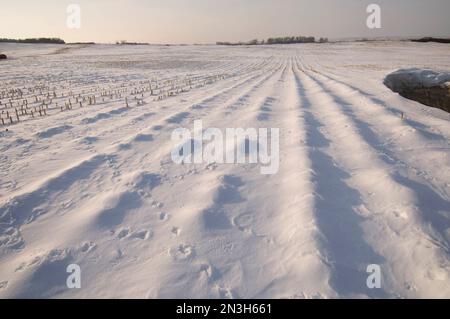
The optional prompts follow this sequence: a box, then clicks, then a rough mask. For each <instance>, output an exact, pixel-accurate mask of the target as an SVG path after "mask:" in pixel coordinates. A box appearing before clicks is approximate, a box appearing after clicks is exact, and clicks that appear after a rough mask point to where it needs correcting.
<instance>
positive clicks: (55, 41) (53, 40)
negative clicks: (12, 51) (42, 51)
mask: <svg viewBox="0 0 450 319" xmlns="http://www.w3.org/2000/svg"><path fill="white" fill-rule="evenodd" d="M0 42H8V43H52V44H65V43H66V42H64V40H62V39H59V38H29V39H6V38H0Z"/></svg>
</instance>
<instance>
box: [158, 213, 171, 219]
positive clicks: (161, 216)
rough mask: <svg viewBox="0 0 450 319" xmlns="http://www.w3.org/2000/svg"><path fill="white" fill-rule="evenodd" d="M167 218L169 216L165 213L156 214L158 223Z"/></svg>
mask: <svg viewBox="0 0 450 319" xmlns="http://www.w3.org/2000/svg"><path fill="white" fill-rule="evenodd" d="M169 217H170V215H169V214H167V213H165V212H158V218H159V220H160V221H166V220H168V219H169Z"/></svg>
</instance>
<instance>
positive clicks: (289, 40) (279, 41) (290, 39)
mask: <svg viewBox="0 0 450 319" xmlns="http://www.w3.org/2000/svg"><path fill="white" fill-rule="evenodd" d="M317 42H318V43H326V42H328V39H327V38H320V39H319V40H318V41H317ZM317 42H316V38H315V37H304V36H297V37H277V38H269V39H267V40H261V41H259V40H258V39H254V40H251V41H247V42H216V44H217V45H264V44H269V45H270V44H293V43H317Z"/></svg>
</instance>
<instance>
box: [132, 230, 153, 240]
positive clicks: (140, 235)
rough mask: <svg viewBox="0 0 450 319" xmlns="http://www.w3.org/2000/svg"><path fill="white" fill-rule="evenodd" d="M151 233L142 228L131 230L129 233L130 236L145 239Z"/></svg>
mask: <svg viewBox="0 0 450 319" xmlns="http://www.w3.org/2000/svg"><path fill="white" fill-rule="evenodd" d="M151 235H152V233H151V232H150V231H148V230H145V229H143V230H138V231H135V232H133V233H132V234H131V235H130V238H134V239H142V240H147V239H149V238H150V236H151Z"/></svg>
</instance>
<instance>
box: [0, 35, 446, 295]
mask: <svg viewBox="0 0 450 319" xmlns="http://www.w3.org/2000/svg"><path fill="white" fill-rule="evenodd" d="M0 51H2V52H4V53H6V54H7V55H8V57H9V58H10V59H9V60H6V61H2V62H1V63H0V101H1V102H2V105H0V110H3V109H4V107H5V104H6V107H8V108H10V104H9V98H8V96H11V95H12V94H13V93H14V92H15V93H14V94H16V95H15V97H18V96H17V94H18V93H17V92H18V91H17V90H16V91H11V89H20V90H21V92H22V94H23V95H22V96H21V97H20V98H17V99H13V106H14V105H15V104H14V103H16V104H17V105H23V103H24V102H23V100H24V99H27V103H28V106H29V107H39V106H40V105H42V102H43V101H42V100H40V99H42V98H44V96H45V99H44V100H45V101H47V102H48V103H50V100H51V104H49V106H48V107H44V108H48V110H47V109H46V114H47V115H45V116H39V114H38V113H37V112H38V111H35V112H34V114H33V115H34V116H35V117H34V118H33V117H32V116H31V115H30V114H27V115H23V116H21V121H20V122H19V123H18V124H13V125H8V126H1V123H0V297H2V298H11V297H31V298H34V297H44V298H47V297H56V298H79V297H96V298H107V297H118V298H124V297H136V298H175V297H178V298H341V297H342V298H366V297H369V298H379V297H382V298H383V297H386V298H398V297H403V298H416V297H419V298H421V297H431V298H450V262H449V257H450V254H449V248H450V114H448V113H446V112H444V111H441V110H439V109H433V108H429V107H427V106H424V105H421V104H419V103H416V102H413V101H409V100H406V99H404V98H402V97H400V96H399V95H397V94H395V93H393V92H392V91H391V90H389V89H388V88H387V87H385V86H384V85H383V83H382V82H383V78H384V77H385V76H386V75H387V74H388V73H391V72H393V71H395V70H396V69H400V68H413V67H417V68H431V69H439V70H447V71H448V70H450V54H449V49H448V46H447V45H441V44H420V43H408V42H374V43H347V44H323V45H288V46H257V47H249V48H246V47H218V46H170V47H169V46H114V45H95V46H87V47H83V46H79V47H77V46H72V47H70V48H69V49H63V50H61V46H54V45H17V44H0ZM158 87H160V88H159V89H158ZM152 90H153V92H152ZM166 90H169V91H170V92H171V93H169V91H166ZM164 92H166V93H164ZM152 93H153V95H151V94H152ZM169 94H171V95H172V96H167V95H169ZM94 96H95V103H94V101H93V99H94ZM83 97H84V99H83ZM69 98H71V102H70V104H73V105H72V109H71V110H68V109H66V108H68V107H69V106H68V105H67V104H68V100H69ZM76 99H78V101H76ZM36 100H38V102H36ZM45 101H44V102H45ZM90 101H91V105H89V102H90ZM79 102H81V103H82V105H83V107H80V106H79ZM56 103H58V106H56ZM127 103H128V104H129V105H128V106H129V107H127V105H126V104H127ZM138 104H139V105H138ZM61 108H62V110H61ZM13 109H14V108H13ZM13 114H14V115H13V117H14V119H13V120H15V113H13ZM402 117H403V118H402ZM194 120H202V121H203V125H204V126H205V127H216V128H220V129H225V128H239V127H242V128H248V127H255V128H260V127H261V128H279V129H280V167H279V171H278V173H277V174H273V175H262V174H261V173H260V169H259V165H258V164H184V165H178V164H175V163H174V162H173V161H172V159H171V150H172V148H173V143H172V141H171V134H172V131H173V130H174V129H176V128H179V127H186V128H192V125H193V121H194ZM6 128H8V131H6ZM69 264H77V265H79V266H80V268H81V288H80V289H69V288H68V287H67V286H66V279H67V276H69V274H68V273H67V272H66V268H67V266H68V265H69ZM371 264H376V265H380V266H381V270H382V272H381V274H382V280H381V288H375V289H369V288H368V287H367V285H366V279H367V277H368V276H369V275H370V274H369V273H367V272H366V269H367V266H368V265H371Z"/></svg>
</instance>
